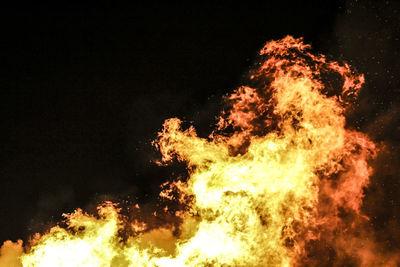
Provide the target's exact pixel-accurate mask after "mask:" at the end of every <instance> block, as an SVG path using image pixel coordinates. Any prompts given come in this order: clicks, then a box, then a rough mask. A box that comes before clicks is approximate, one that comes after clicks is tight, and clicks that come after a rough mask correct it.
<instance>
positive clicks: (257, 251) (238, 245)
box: [0, 36, 379, 267]
mask: <svg viewBox="0 0 400 267" xmlns="http://www.w3.org/2000/svg"><path fill="white" fill-rule="evenodd" d="M309 48H310V47H309V45H306V44H304V43H303V42H302V39H295V38H293V37H291V36H287V37H285V38H284V39H282V40H278V41H271V42H269V43H267V44H266V45H265V47H264V48H263V49H262V50H261V52H260V63H259V64H258V67H257V68H256V69H255V70H253V71H252V74H251V81H250V82H249V83H250V84H252V86H243V87H240V88H238V89H237V90H236V91H235V92H233V93H232V94H231V95H230V96H229V97H227V99H226V100H227V103H228V106H229V108H228V109H226V110H225V111H224V112H223V113H222V115H221V117H220V120H219V122H218V125H217V126H218V127H217V129H216V130H215V131H214V132H213V133H212V134H211V135H210V136H209V137H208V138H200V137H198V136H197V134H196V131H195V129H194V128H193V127H190V128H189V129H187V130H182V129H181V126H180V124H181V121H180V120H179V119H176V118H174V119H169V120H167V121H166V122H165V123H164V128H163V130H162V131H161V132H160V133H159V138H158V139H157V140H156V141H155V144H156V146H157V147H158V148H159V149H160V151H161V153H162V157H163V158H162V161H163V162H165V163H167V162H169V161H171V160H173V159H174V158H177V160H180V161H183V162H185V163H186V164H187V166H188V172H189V178H188V179H187V181H180V180H179V181H176V182H174V183H171V184H170V185H169V186H170V187H169V188H167V189H165V190H164V191H163V192H162V193H161V195H162V196H163V197H166V198H173V196H172V195H171V192H172V191H174V192H179V196H178V201H181V202H182V203H185V205H187V209H185V210H182V211H181V212H177V216H178V217H180V218H181V219H182V223H181V224H180V226H179V227H178V229H175V228H174V227H168V226H165V227H161V228H152V229H146V227H144V225H145V224H143V222H136V224H135V226H133V229H135V232H136V234H135V235H132V236H130V237H128V238H125V239H124V240H123V239H122V238H121V237H120V235H119V231H120V230H121V229H122V228H123V227H128V226H127V225H126V223H124V219H123V218H122V217H121V215H119V210H118V209H117V208H116V207H115V206H114V205H113V204H111V203H106V204H104V205H102V206H100V207H99V214H98V216H91V215H88V214H85V213H83V212H82V211H81V210H77V211H75V212H74V213H73V214H71V215H69V216H68V218H67V224H68V229H63V228H61V227H54V228H52V229H51V230H50V232H49V233H47V234H44V235H42V236H37V237H36V238H34V240H33V241H32V242H31V245H30V248H29V249H27V251H26V253H22V252H20V254H21V256H20V264H21V265H22V266H24V267H30V266H35V267H53V266H115V267H117V266H174V267H175V266H297V265H302V264H307V262H308V263H309V264H311V265H312V264H313V261H312V259H311V258H310V257H311V256H310V255H309V254H310V248H309V246H310V244H312V242H314V241H315V242H318V241H321V240H324V242H325V243H326V244H329V246H330V247H331V248H332V249H333V250H335V251H336V255H341V254H346V253H347V254H356V253H358V256H356V257H357V262H356V263H357V264H360V265H361V264H363V263H365V262H363V259H365V258H368V260H367V261H368V263H369V264H370V263H375V264H378V263H379V260H378V259H376V258H374V257H373V256H371V255H373V253H372V250H373V249H374V247H373V245H369V246H363V245H354V248H352V249H349V248H345V247H344V246H343V245H341V241H342V240H345V239H346V238H349V240H350V241H351V242H353V243H354V244H356V243H357V242H356V241H357V240H358V239H357V238H359V239H363V238H364V237H363V236H358V237H356V235H355V234H353V233H354V232H355V231H358V230H357V229H358V227H360V225H361V224H362V221H365V220H366V216H364V215H363V214H362V213H361V211H360V206H361V204H362V199H363V189H364V188H365V187H366V186H367V185H368V180H369V176H370V174H371V172H372V170H371V168H370V167H369V166H368V164H367V160H368V159H369V158H371V157H373V155H374V149H375V146H374V144H373V143H372V142H371V141H369V140H368V138H367V137H366V136H365V135H364V134H362V133H359V132H356V131H354V130H349V129H347V128H346V121H345V117H344V115H343V114H344V112H345V109H346V107H347V106H348V105H349V103H350V102H351V101H352V99H354V97H355V96H356V95H357V93H358V91H359V89H360V88H361V85H362V84H363V82H364V78H363V76H362V75H357V74H354V72H353V71H351V70H350V68H349V66H348V65H346V64H344V65H340V64H338V63H336V62H329V61H327V60H326V58H325V57H324V56H323V55H313V54H311V53H309V52H308V49H309ZM329 75H333V76H332V77H330V76H329ZM326 77H328V79H330V80H337V81H338V82H337V83H338V84H339V87H338V86H337V85H336V87H338V88H339V89H337V88H336V89H335V85H331V84H329V83H327V82H326V79H327V78H326ZM335 90H336V91H335ZM166 186H167V187H168V185H166ZM343 212H345V213H347V214H351V215H352V216H353V218H354V219H353V220H351V221H350V222H348V221H345V220H342V217H341V216H340V213H343ZM338 229H341V232H340V233H339V232H338ZM355 240H356V241H355ZM350 241H349V242H350ZM317 244H318V243H317ZM20 246H21V244H20ZM20 246H19V247H20ZM366 255H367V256H368V257H366ZM2 257H3V256H2ZM337 257H338V258H339V256H337ZM0 260H1V257H0ZM325 260H326V259H325ZM337 262H339V261H337ZM0 266H6V265H4V264H3V265H2V262H1V261H0Z"/></svg>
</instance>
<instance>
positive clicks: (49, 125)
mask: <svg viewBox="0 0 400 267" xmlns="http://www.w3.org/2000/svg"><path fill="white" fill-rule="evenodd" d="M265 2H268V1H265ZM298 2H299V3H298V4H294V5H293V4H289V3H287V2H282V3H277V4H274V5H271V4H269V3H264V4H254V5H251V4H248V5H240V6H226V5H221V4H214V5H205V4H203V5H192V6H181V5H161V6H159V5H155V4H154V5H147V6H141V7H139V6H129V7H123V8H122V7H118V8H116V7H108V6H102V7H100V6H91V5H89V4H86V5H74V4H65V5H64V6H61V5H60V6H56V5H44V4H43V5H41V6H33V5H32V4H30V5H21V6H13V7H10V8H8V7H7V8H3V9H2V10H1V13H2V16H1V24H0V25H1V26H0V30H1V37H0V38H1V39H0V40H1V42H0V64H1V66H2V68H1V69H2V70H1V73H0V93H1V97H0V126H1V133H0V138H1V139H0V144H1V161H0V179H1V184H0V229H1V230H0V241H1V240H6V239H13V240H15V239H17V238H19V237H21V238H26V237H27V236H28V235H30V234H32V233H34V232H35V231H41V230H43V229H44V228H46V226H47V225H48V224H51V223H53V222H54V221H59V220H60V219H61V216H60V215H61V213H63V212H71V211H72V210H73V209H74V208H77V207H82V208H85V207H89V206H90V205H92V204H93V203H96V202H98V201H101V200H106V199H107V200H116V201H121V200H128V199H131V201H139V202H149V201H150V200H151V199H154V196H155V195H156V194H157V193H158V190H159V185H160V184H161V183H162V182H163V181H165V180H166V179H168V178H172V177H174V173H173V172H174V169H173V168H161V167H157V165H156V164H155V163H154V160H155V159H157V157H158V153H157V152H156V151H155V149H154V148H153V147H152V145H151V141H152V140H153V139H154V138H155V137H156V134H157V131H158V130H160V129H161V126H162V123H163V121H164V120H165V119H167V118H170V117H175V116H176V117H179V118H182V119H184V120H185V121H186V122H193V124H194V125H195V126H196V128H197V129H198V130H199V133H200V135H203V136H206V135H207V134H208V132H209V131H210V129H211V125H212V123H214V118H215V116H216V115H217V113H218V110H219V108H220V104H221V96H222V95H223V94H226V93H228V92H230V91H231V90H232V89H234V88H235V87H237V86H239V85H240V82H241V81H242V80H243V78H244V77H245V75H246V73H247V71H248V70H249V67H250V66H251V64H252V62H253V61H254V60H255V58H256V56H257V51H258V50H259V49H260V48H261V47H262V45H263V44H264V43H265V42H266V41H268V40H271V39H278V38H282V37H284V36H285V35H287V34H291V35H294V36H295V37H304V38H305V41H306V42H307V43H311V44H312V46H313V49H314V51H316V52H321V53H324V54H327V55H328V56H330V57H332V58H333V59H336V60H339V61H340V60H346V61H347V62H349V63H350V64H351V65H352V66H354V67H355V68H356V69H358V70H359V71H360V72H362V73H364V74H365V75H366V80H367V82H366V86H365V88H364V89H363V92H362V93H361V96H360V100H359V102H357V103H355V106H354V111H353V112H352V113H351V114H350V115H349V127H356V128H358V129H360V130H362V131H364V132H367V133H368V134H369V135H370V136H371V138H373V140H374V141H377V142H384V143H385V144H386V146H387V148H388V150H389V152H386V153H384V154H382V155H381V157H380V158H379V159H378V161H377V162H375V163H374V164H375V167H376V169H377V170H379V173H378V174H376V175H375V176H374V177H373V179H372V181H371V184H372V186H371V189H370V192H369V193H370V195H371V196H370V197H369V198H367V199H366V205H370V207H369V212H370V213H371V215H372V216H375V220H376V221H374V223H375V224H376V227H377V228H379V227H380V228H381V229H384V228H385V227H386V225H387V224H395V225H397V223H398V222H399V217H400V208H399V203H400V201H399V200H400V197H399V195H400V186H399V181H398V180H399V179H398V178H399V171H398V166H400V165H399V164H400V160H399V155H400V123H399V122H400V90H399V88H400V86H399V83H400V79H399V70H400V55H399V52H400V51H399V50H400V41H399V38H400V31H399V29H400V20H399V18H400V4H399V3H398V2H392V1H347V2H345V1H310V2H308V3H303V1H298ZM382 207H384V208H382ZM367 208H368V207H367ZM395 245H396V244H395ZM397 245H399V244H397Z"/></svg>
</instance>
